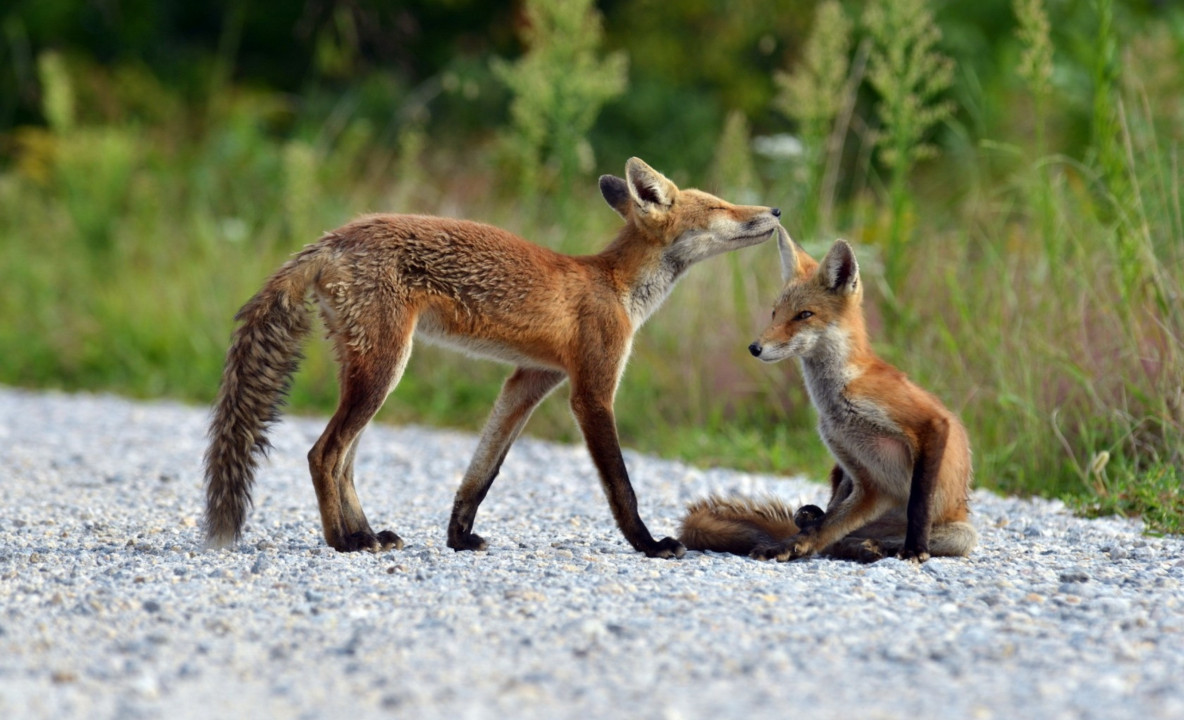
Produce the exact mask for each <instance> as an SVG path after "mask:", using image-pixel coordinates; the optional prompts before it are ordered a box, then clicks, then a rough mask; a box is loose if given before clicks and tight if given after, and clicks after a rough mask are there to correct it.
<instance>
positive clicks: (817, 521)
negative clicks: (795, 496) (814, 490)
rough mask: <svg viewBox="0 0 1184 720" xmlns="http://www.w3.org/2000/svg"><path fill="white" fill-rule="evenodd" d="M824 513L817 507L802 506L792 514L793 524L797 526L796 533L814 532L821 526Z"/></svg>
mask: <svg viewBox="0 0 1184 720" xmlns="http://www.w3.org/2000/svg"><path fill="white" fill-rule="evenodd" d="M825 517H826V511H824V510H823V509H822V508H820V507H818V506H817V505H803V506H801V507H800V508H798V511H797V512H796V513H794V514H793V522H794V524H795V525H797V526H798V532H805V531H807V530H815V529H817V528H818V527H819V526H821V525H822V521H823V519H824V518H825Z"/></svg>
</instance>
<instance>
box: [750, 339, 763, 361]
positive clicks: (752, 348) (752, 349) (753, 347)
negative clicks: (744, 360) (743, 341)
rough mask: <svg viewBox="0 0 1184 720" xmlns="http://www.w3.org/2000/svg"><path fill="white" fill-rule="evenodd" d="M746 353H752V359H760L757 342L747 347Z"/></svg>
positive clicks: (759, 345) (759, 347)
mask: <svg viewBox="0 0 1184 720" xmlns="http://www.w3.org/2000/svg"><path fill="white" fill-rule="evenodd" d="M748 352H750V353H752V356H753V357H760V356H761V344H760V343H759V342H754V343H753V344H751V345H749V346H748Z"/></svg>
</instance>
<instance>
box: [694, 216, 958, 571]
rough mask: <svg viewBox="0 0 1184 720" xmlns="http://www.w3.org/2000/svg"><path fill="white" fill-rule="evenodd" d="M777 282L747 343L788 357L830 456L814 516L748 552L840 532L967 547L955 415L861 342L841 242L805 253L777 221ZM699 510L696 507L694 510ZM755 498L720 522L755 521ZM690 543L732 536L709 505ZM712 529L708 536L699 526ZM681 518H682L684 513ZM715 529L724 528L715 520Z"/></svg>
mask: <svg viewBox="0 0 1184 720" xmlns="http://www.w3.org/2000/svg"><path fill="white" fill-rule="evenodd" d="M778 232H779V246H780V249H781V255H782V275H783V278H784V280H785V282H786V284H785V288H784V289H783V291H782V293H781V297H780V298H779V299H778V301H777V304H776V306H775V308H774V311H773V321H772V323H771V324H770V325H769V326H768V328H767V329H766V330H765V331H764V332H763V333H761V336H760V337H759V338H758V339H757V341H756V342H754V343H753V344H752V345H751V346H750V348H749V349H750V350H751V352H752V354H753V355H755V356H756V357H758V358H760V359H761V360H763V361H765V362H776V361H778V360H782V359H784V358H787V357H797V358H799V360H800V362H801V367H802V374H803V378H804V379H805V381H806V388H807V390H808V391H809V394H810V398H811V401H812V402H813V403H814V406H815V407H816V409H817V410H818V430H819V434H820V435H821V436H822V439H823V441H824V442H825V443H826V445H827V447H828V448H829V449H830V451H831V453H832V454H833V455H834V457H835V460H836V461H837V464H836V466H835V469H834V471H833V472H832V477H831V486H832V492H831V499H830V502H829V503H828V506H827V509H826V513H825V516H824V518H823V520H822V522H821V523H820V524H818V525H817V526H812V527H810V528H807V529H804V530H797V531H792V532H789V533H788V534H786V535H782V536H777V537H774V538H773V539H771V540H769V541H767V542H764V543H763V544H760V545H757V546H755V547H753V548H751V549H750V550H749V552H751V553H753V554H754V555H756V556H758V557H777V558H779V559H782V560H784V559H790V558H795V557H803V556H806V555H810V554H812V553H815V552H824V551H834V550H836V549H838V548H840V545H839V543H840V541H842V540H844V539H845V538H847V537H848V536H852V537H853V538H857V539H861V540H865V539H869V538H870V539H873V540H878V541H882V543H881V544H882V545H883V546H884V548H887V549H889V550H891V551H899V552H900V554H902V555H903V556H904V557H909V558H917V559H921V560H924V559H925V558H927V557H928V556H929V555H930V554H931V553H933V554H941V555H965V554H966V553H968V552H969V551H970V550H971V549H972V548H973V547H974V545H975V544H976V542H977V534H976V533H975V531H974V527H973V526H972V525H970V523H969V522H968V521H967V518H968V494H969V488H970V482H971V477H972V468H971V459H970V443H969V440H968V438H967V435H966V430H965V428H964V427H963V426H962V423H961V422H960V421H959V420H958V418H957V416H955V415H954V414H953V413H951V412H950V411H949V410H948V409H947V408H946V407H945V406H944V405H943V404H942V403H941V401H940V400H938V399H937V398H936V397H934V396H933V395H932V394H930V393H928V392H926V391H925V390H923V389H922V388H920V387H918V386H917V385H916V384H914V383H913V382H912V381H910V380H909V379H908V377H907V376H905V374H904V373H902V372H901V371H899V370H897V369H896V368H895V367H893V366H891V365H889V364H888V363H886V362H884V361H883V360H881V359H880V358H879V357H877V356H876V355H875V353H874V352H873V351H872V349H871V344H870V342H869V340H868V336H867V328H866V325H865V322H864V315H863V309H862V306H861V302H862V296H863V287H862V283H861V282H860V278H859V267H858V264H857V263H856V260H855V255H854V253H853V251H852V250H851V248H850V246H849V245H847V244H846V243H845V242H842V241H839V242H837V243H835V245H834V247H832V248H831V250H830V252H829V253H827V255H826V257H825V258H823V260H822V262H820V263H819V262H815V261H814V260H813V259H811V258H810V257H809V256H807V255H806V254H805V253H804V252H802V251H801V249H800V248H797V247H796V246H795V245H794V244H793V243H792V241H791V240H789V237H788V235H786V234H785V231H784V230H783V229H779V231H778ZM704 512H705V511H704V509H703V508H702V507H700V508H698V514H699V516H700V517H702V516H703V515H704ZM761 512H783V510H782V509H776V510H770V509H769V508H766V507H762V508H754V510H753V512H752V513H751V514H750V516H749V517H748V518H747V519H745V518H743V517H736V516H735V515H734V514H732V513H731V512H730V511H729V512H728V513H725V515H726V516H727V520H726V522H728V523H731V524H732V525H733V526H735V525H736V524H737V523H743V522H748V523H749V524H750V525H751V526H752V528H753V529H754V530H753V532H756V531H757V529H759V528H761V527H762V524H763V522H764V520H763V519H762V517H761ZM710 515H711V521H710V523H711V524H709V523H707V522H706V521H700V520H696V521H695V522H699V523H700V525H699V526H698V527H697V529H696V530H695V532H696V533H697V535H696V541H697V542H698V543H699V544H701V545H704V546H706V547H708V548H709V549H720V550H724V549H727V548H729V547H734V546H737V543H736V541H735V536H736V535H737V534H743V533H742V532H740V531H739V530H734V529H733V530H731V531H728V532H724V531H722V530H719V529H718V528H717V525H718V523H719V522H722V520H721V517H720V514H719V513H718V512H716V511H715V510H714V509H713V510H712V511H711V513H710ZM709 526H710V527H712V528H717V529H716V530H715V532H717V536H712V535H711V533H710V532H709V531H708V530H706V528H707V527H709ZM684 527H685V523H684ZM720 527H722V526H720Z"/></svg>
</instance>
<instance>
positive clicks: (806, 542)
mask: <svg viewBox="0 0 1184 720" xmlns="http://www.w3.org/2000/svg"><path fill="white" fill-rule="evenodd" d="M813 554H814V544H813V542H812V541H811V540H810V538H809V537H807V536H805V535H794V536H793V537H791V538H789V539H788V540H785V541H783V542H779V543H769V544H767V545H757V546H756V547H755V548H753V550H752V552H750V553H749V554H748V557H750V558H753V559H754V560H776V561H778V562H786V561H787V560H797V559H798V558H804V557H809V556H810V555H813Z"/></svg>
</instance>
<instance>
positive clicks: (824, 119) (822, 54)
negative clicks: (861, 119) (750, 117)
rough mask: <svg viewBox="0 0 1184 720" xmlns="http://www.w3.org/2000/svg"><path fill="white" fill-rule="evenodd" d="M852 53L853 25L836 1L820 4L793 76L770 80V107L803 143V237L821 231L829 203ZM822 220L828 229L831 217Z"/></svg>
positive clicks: (777, 75)
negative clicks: (827, 180) (773, 91)
mask: <svg viewBox="0 0 1184 720" xmlns="http://www.w3.org/2000/svg"><path fill="white" fill-rule="evenodd" d="M850 52H851V21H850V20H848V19H847V17H846V15H844V14H843V7H842V5H840V4H839V3H838V2H837V0H827V1H826V2H823V3H822V4H820V5H819V6H818V10H817V12H816V14H815V19H814V30H813V32H812V33H811V34H810V37H809V38H808V39H807V41H806V46H805V50H804V54H803V57H802V60H801V62H800V63H798V64H797V65H796V66H795V67H794V70H793V71H792V72H782V71H779V72H777V74H776V75H775V76H774V81H775V82H776V84H777V87H778V95H777V98H776V99H775V100H774V107H775V108H776V109H777V110H778V111H779V112H780V113H782V114H783V115H785V116H786V117H788V118H790V119H791V120H793V121H795V122H796V123H797V132H798V137H799V139H800V140H801V143H802V154H803V162H802V168H803V169H804V171H805V172H804V173H802V180H803V181H804V187H803V188H802V197H803V198H804V202H802V204H801V211H800V216H801V217H800V218H799V220H798V225H799V227H801V229H802V231H804V232H805V233H806V234H813V233H814V232H815V231H816V230H818V229H819V228H818V224H819V221H820V218H819V217H818V215H819V209H820V208H821V207H827V206H828V205H829V203H828V202H827V201H825V200H823V198H822V197H820V195H821V193H822V184H823V176H824V174H825V173H826V170H827V166H828V163H834V162H837V161H838V158H837V150H838V147H837V146H838V143H837V139H838V138H837V135H838V128H836V127H835V122H836V120H837V118H838V116H839V113H840V111H841V110H842V108H843V105H844V104H845V103H846V102H847V99H848V96H849V95H850V94H851V93H850V89H849V88H848V83H847V80H848V78H847V72H848V69H849V55H850ZM824 221H825V222H824V225H827V224H829V221H830V219H829V218H824ZM828 229H829V228H828Z"/></svg>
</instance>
